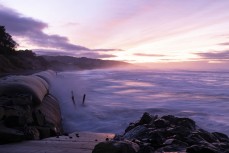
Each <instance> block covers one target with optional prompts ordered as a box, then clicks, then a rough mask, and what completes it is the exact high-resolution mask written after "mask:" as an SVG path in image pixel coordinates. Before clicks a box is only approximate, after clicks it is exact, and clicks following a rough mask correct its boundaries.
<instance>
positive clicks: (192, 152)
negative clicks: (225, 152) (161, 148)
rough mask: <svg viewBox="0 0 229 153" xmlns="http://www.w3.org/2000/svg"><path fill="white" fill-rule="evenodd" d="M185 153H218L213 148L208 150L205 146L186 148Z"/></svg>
mask: <svg viewBox="0 0 229 153" xmlns="http://www.w3.org/2000/svg"><path fill="white" fill-rule="evenodd" d="M186 152H187V153H205V152H206V153H219V152H218V151H217V150H215V149H213V148H209V147H207V146H199V145H193V146H191V147H188V148H187V149H186Z"/></svg>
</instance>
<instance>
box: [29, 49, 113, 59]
mask: <svg viewBox="0 0 229 153" xmlns="http://www.w3.org/2000/svg"><path fill="white" fill-rule="evenodd" d="M33 51H34V52H36V54H37V55H49V56H74V57H88V58H111V57H116V56H115V55H111V54H99V53H96V52H88V51H84V52H74V51H68V52H64V50H54V49H33Z"/></svg>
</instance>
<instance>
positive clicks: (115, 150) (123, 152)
mask: <svg viewBox="0 0 229 153" xmlns="http://www.w3.org/2000/svg"><path fill="white" fill-rule="evenodd" d="M138 151H139V146H138V145H137V144H135V143H133V142H130V141H127V140H126V141H106V142H101V143H99V144H97V145H96V146H95V148H94V149H93V151H92V153H137V152H138Z"/></svg>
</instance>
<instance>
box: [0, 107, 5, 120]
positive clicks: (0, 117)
mask: <svg viewBox="0 0 229 153" xmlns="http://www.w3.org/2000/svg"><path fill="white" fill-rule="evenodd" d="M4 116H5V110H4V108H2V107H0V120H2V119H3V117H4Z"/></svg>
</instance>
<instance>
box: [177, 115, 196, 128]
mask: <svg viewBox="0 0 229 153" xmlns="http://www.w3.org/2000/svg"><path fill="white" fill-rule="evenodd" d="M177 125H178V126H182V127H183V128H187V129H190V130H195V129H196V123H195V122H194V121H193V120H192V119H189V118H178V119H177Z"/></svg>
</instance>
